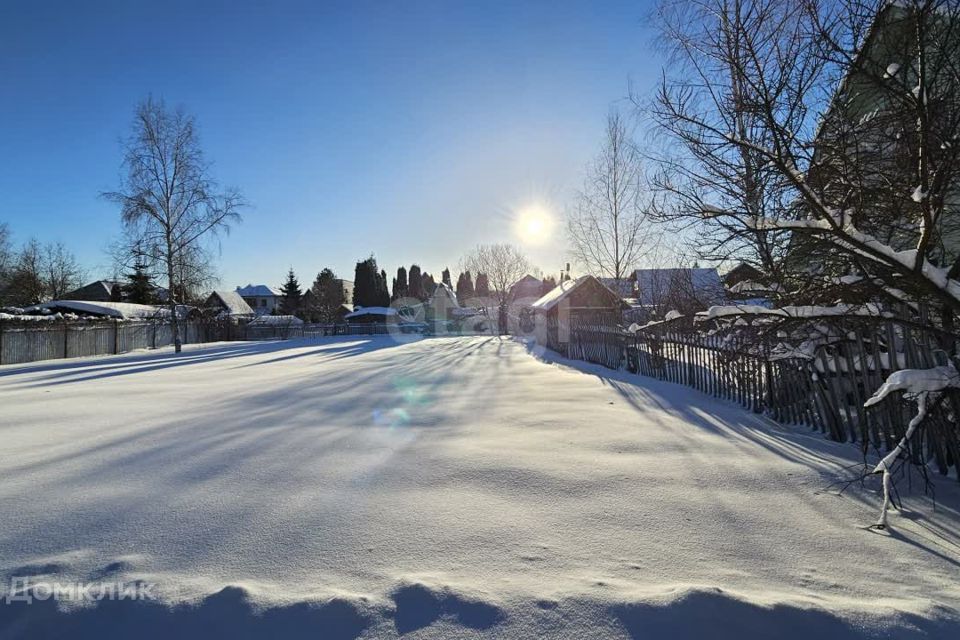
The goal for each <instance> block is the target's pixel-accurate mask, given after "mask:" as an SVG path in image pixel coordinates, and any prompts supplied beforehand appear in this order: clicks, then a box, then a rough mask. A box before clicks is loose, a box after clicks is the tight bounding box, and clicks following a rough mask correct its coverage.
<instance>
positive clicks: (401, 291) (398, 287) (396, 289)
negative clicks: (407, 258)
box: [392, 267, 409, 300]
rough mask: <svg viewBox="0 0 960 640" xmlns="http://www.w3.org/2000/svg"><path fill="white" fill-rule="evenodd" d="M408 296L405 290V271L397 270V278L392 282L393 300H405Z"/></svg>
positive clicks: (406, 289) (401, 268)
mask: <svg viewBox="0 0 960 640" xmlns="http://www.w3.org/2000/svg"><path fill="white" fill-rule="evenodd" d="M408 295H409V291H408V288H407V270H406V269H405V268H403V267H398V268H397V277H396V278H395V279H394V280H393V298H392V299H393V300H396V299H397V298H405V297H407V296H408Z"/></svg>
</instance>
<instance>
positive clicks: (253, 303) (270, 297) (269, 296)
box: [236, 284, 283, 316]
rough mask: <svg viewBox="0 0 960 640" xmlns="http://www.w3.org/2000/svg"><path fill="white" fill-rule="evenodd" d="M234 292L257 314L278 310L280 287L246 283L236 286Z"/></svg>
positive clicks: (280, 297)
mask: <svg viewBox="0 0 960 640" xmlns="http://www.w3.org/2000/svg"><path fill="white" fill-rule="evenodd" d="M236 292H237V293H238V294H239V295H240V297H241V298H243V300H244V301H245V302H246V303H247V304H248V305H250V308H251V309H253V312H254V313H255V314H256V315H258V316H265V315H270V314H272V313H274V312H275V311H279V309H280V300H281V299H282V298H283V293H281V291H280V289H278V288H276V287H271V286H269V285H265V284H248V285H247V286H245V287H237V289H236Z"/></svg>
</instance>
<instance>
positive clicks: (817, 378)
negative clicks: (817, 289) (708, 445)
mask: <svg viewBox="0 0 960 640" xmlns="http://www.w3.org/2000/svg"><path fill="white" fill-rule="evenodd" d="M838 335H839V336H840V337H839V339H837V340H835V341H832V342H830V343H829V344H827V345H825V346H823V347H821V348H818V349H816V350H815V351H813V352H812V354H810V355H809V356H807V357H799V356H796V355H792V354H791V353H790V352H789V351H787V352H786V353H783V352H781V353H777V350H776V349H774V348H771V347H770V345H763V344H758V343H757V342H756V341H754V340H752V339H751V338H749V337H744V336H742V335H738V334H737V333H735V332H730V333H727V334H723V333H717V334H710V333H709V332H706V331H705V330H702V329H697V328H694V327H687V328H686V330H673V329H671V328H670V325H669V324H667V325H663V327H661V328H658V329H656V330H648V331H639V332H637V333H636V334H630V333H625V332H623V331H620V330H618V329H613V328H611V327H603V326H572V327H571V328H570V335H569V343H568V344H567V345H566V349H565V354H566V355H567V356H568V357H571V358H577V359H582V360H587V361H589V362H595V363H598V364H602V365H604V366H607V367H610V368H619V367H620V366H622V365H623V364H624V363H625V364H626V368H627V370H628V371H630V372H632V373H637V374H640V375H643V376H648V377H652V378H657V379H659V380H666V381H669V382H675V383H678V384H683V385H687V386H689V387H693V388H695V389H698V390H700V391H702V392H704V393H707V394H710V395H713V396H715V397H718V398H723V399H726V400H730V401H733V402H737V403H739V404H741V405H742V406H744V407H745V408H748V409H750V410H752V411H755V412H757V413H766V414H768V415H770V416H771V417H772V418H773V419H775V420H777V421H778V422H781V423H787V424H797V425H807V426H809V427H811V428H813V429H816V430H819V431H821V432H822V433H824V434H826V435H827V436H828V437H830V438H831V439H833V440H837V441H841V442H844V441H847V442H856V443H858V444H859V445H860V446H861V448H862V449H863V450H864V451H868V450H870V449H871V448H872V449H873V450H875V451H877V452H883V451H889V450H891V449H892V448H893V447H894V446H896V444H897V442H899V440H900V438H901V437H902V436H903V434H904V432H905V431H906V426H907V423H908V422H909V421H910V419H911V417H912V416H913V415H914V414H915V411H916V409H915V405H914V404H913V403H910V402H904V401H902V400H901V399H899V398H896V397H893V396H891V397H888V398H886V399H885V400H884V401H883V402H881V403H879V404H878V405H875V406H873V407H871V408H870V409H865V408H864V406H863V404H864V402H866V400H867V399H868V398H870V396H872V395H873V393H874V392H875V391H876V390H877V388H879V387H880V385H881V384H883V381H884V380H885V379H886V378H887V377H888V376H889V375H890V374H891V373H893V372H894V371H897V370H899V369H906V368H911V369H912V368H920V369H926V368H930V367H934V366H937V365H938V364H944V360H943V357H944V356H943V354H942V352H941V351H940V348H939V345H938V342H937V339H936V337H935V336H934V335H933V334H932V333H931V332H929V331H924V330H923V329H922V328H920V327H917V326H910V325H909V324H900V323H898V322H896V321H891V320H888V321H883V322H875V323H856V324H851V325H850V326H843V327H842V331H841V332H840V333H839V334H838ZM957 415H960V394H956V393H948V394H945V395H944V396H943V398H942V401H941V402H940V403H938V404H937V405H936V406H935V408H934V409H933V410H931V411H930V414H929V416H928V417H927V418H926V422H925V428H924V429H922V430H920V432H918V434H917V436H916V438H915V440H914V442H913V443H912V446H911V455H912V456H913V459H914V461H915V462H918V463H919V462H923V461H929V462H931V463H933V464H934V465H935V466H936V467H937V469H938V470H939V471H940V472H941V473H947V472H948V471H949V470H950V469H951V468H953V469H958V467H960V465H958V462H960V429H958V425H957V420H956V419H955V418H952V417H951V416H957Z"/></svg>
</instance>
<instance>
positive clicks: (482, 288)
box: [474, 273, 490, 298]
mask: <svg viewBox="0 0 960 640" xmlns="http://www.w3.org/2000/svg"><path fill="white" fill-rule="evenodd" d="M474 292H475V293H476V296H477V297H478V298H489V297H490V281H489V280H488V279H487V274H485V273H478V274H477V282H476V285H475V286H474Z"/></svg>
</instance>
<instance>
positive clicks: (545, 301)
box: [530, 275, 626, 311]
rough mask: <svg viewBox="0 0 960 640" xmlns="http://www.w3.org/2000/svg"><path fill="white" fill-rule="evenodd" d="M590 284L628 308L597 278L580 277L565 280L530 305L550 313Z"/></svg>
mask: <svg viewBox="0 0 960 640" xmlns="http://www.w3.org/2000/svg"><path fill="white" fill-rule="evenodd" d="M588 282H594V283H596V285H597V286H598V287H602V288H603V289H606V291H607V293H609V294H610V297H611V298H612V299H615V300H618V301H619V302H620V304H621V306H626V303H624V302H623V300H622V299H621V298H620V296H618V295H617V294H616V293H615V292H614V291H611V290H610V289H609V288H608V287H607V286H606V285H604V284H603V283H602V282H600V280H599V279H598V278H596V277H595V276H590V275H586V276H580V277H579V278H577V279H576V280H564V281H563V282H561V283H560V284H558V285H557V286H556V287H554V288H553V289H551V290H550V291H548V292H547V293H545V294H544V295H543V296H541V297H540V299H539V300H537V301H536V302H534V303H533V304H532V305H530V306H531V307H532V308H534V309H537V310H539V311H550V310H551V309H553V308H554V307H556V306H557V305H558V304H560V302H561V301H562V300H564V299H566V298H568V297H569V296H570V295H571V294H573V292H574V291H576V290H577V289H579V288H580V287H582V286H583V285H585V284H587V283H588Z"/></svg>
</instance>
